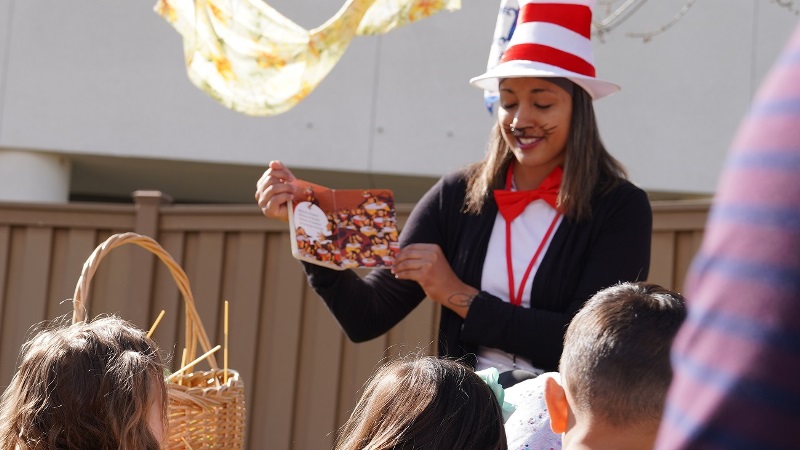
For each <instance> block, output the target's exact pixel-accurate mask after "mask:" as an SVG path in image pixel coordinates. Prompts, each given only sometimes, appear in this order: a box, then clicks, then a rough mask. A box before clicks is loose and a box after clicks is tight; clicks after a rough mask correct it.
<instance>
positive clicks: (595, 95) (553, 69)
mask: <svg viewBox="0 0 800 450" xmlns="http://www.w3.org/2000/svg"><path fill="white" fill-rule="evenodd" d="M528 77H533V78H566V79H568V80H570V81H572V82H573V83H575V84H577V85H578V86H580V87H581V88H583V90H585V91H586V92H587V93H588V94H589V95H590V96H591V97H592V99H593V100H598V99H601V98H603V97H606V96H608V95H611V94H614V93H616V92H619V90H620V89H622V88H621V87H620V86H619V85H618V84H616V83H612V82H610V81H605V80H600V79H598V78H594V77H588V76H586V75H581V74H579V73H575V72H570V71H568V70H564V69H562V68H560V67H557V66H552V65H550V64H544V63H538V62H534V61H520V60H516V61H508V62H504V63H501V64H498V65H497V66H495V67H494V68H492V69H490V70H488V71H487V72H486V73H484V74H483V75H479V76H477V77H475V78H473V79H471V80H469V83H470V84H471V85H473V86H475V87H478V88H481V89H484V90H487V91H491V92H497V91H498V90H499V84H500V80H501V79H504V78H528Z"/></svg>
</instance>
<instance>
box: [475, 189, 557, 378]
mask: <svg viewBox="0 0 800 450" xmlns="http://www.w3.org/2000/svg"><path fill="white" fill-rule="evenodd" d="M556 212H557V211H556V210H555V209H554V208H553V207H551V206H550V205H549V204H547V202H545V201H544V200H541V199H540V200H535V201H533V202H531V203H530V204H528V206H527V207H526V208H525V211H523V212H522V214H520V215H519V216H518V217H517V218H516V219H514V221H513V222H511V258H512V262H513V265H514V284H515V286H514V289H519V284H520V282H521V281H522V277H523V276H524V275H525V271H526V270H527V268H528V264H530V262H531V258H533V254H534V253H536V249H538V248H539V244H540V243H541V242H542V239H543V238H544V236H545V234H546V233H547V229H548V228H550V224H551V223H552V222H553V219H554V218H555V217H556ZM562 220H563V216H561V217H559V218H558V221H557V223H556V225H555V227H554V228H553V231H552V232H551V233H550V236H549V237H548V239H547V242H545V245H544V247H543V248H542V252H541V253H540V254H539V258H537V260H536V262H535V263H534V265H533V269H531V273H530V275H528V279H527V280H526V281H525V286H524V287H523V289H522V307H523V308H530V306H531V299H530V295H531V286H533V278H534V277H535V275H536V272H537V271H538V270H539V266H540V265H541V262H542V259H543V258H544V255H545V253H547V249H548V248H549V247H550V242H551V241H552V240H553V236H555V234H556V230H557V229H558V227H559V225H561V221H562ZM506 266H507V262H506V221H505V219H504V218H503V215H502V214H500V213H499V212H498V213H497V217H496V218H495V220H494V226H493V228H492V235H491V237H490V238H489V247H488V249H487V251H486V259H484V261H483V273H482V275H481V287H480V289H481V290H482V291H485V292H488V293H490V294H492V295H494V296H496V297H498V298H500V299H502V300H504V301H506V302H509V303H510V298H511V296H510V294H509V292H508V271H507V269H506ZM477 356H478V363H477V366H476V370H483V369H487V368H489V367H495V368H497V370H498V371H500V372H505V371H507V370H512V369H524V370H529V371H531V372H534V373H541V372H543V370H541V369H538V368H536V367H534V366H533V365H532V364H531V362H530V360H528V359H526V358H522V357H519V356H517V357H516V358H515V355H513V354H511V353H507V352H504V351H502V350H499V349H496V348H489V347H479V348H478V355H477Z"/></svg>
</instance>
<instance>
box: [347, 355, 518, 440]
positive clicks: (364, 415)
mask: <svg viewBox="0 0 800 450" xmlns="http://www.w3.org/2000/svg"><path fill="white" fill-rule="evenodd" d="M445 448H447V449H451V448H452V449H455V448H458V449H475V450H505V449H507V448H508V445H507V444H506V434H505V429H504V428H503V413H502V411H501V409H500V405H499V404H498V402H497V399H496V398H495V396H494V394H493V393H492V391H491V389H489V387H488V386H487V385H486V383H484V382H483V380H481V379H480V377H478V375H476V374H475V373H474V372H473V371H472V369H471V368H469V367H467V366H465V365H463V364H461V363H458V362H455V361H451V360H446V359H439V358H436V357H433V356H426V357H421V358H412V359H406V360H397V361H392V362H390V363H388V364H386V365H384V366H383V367H381V368H380V369H378V371H377V372H376V373H375V375H373V377H372V378H371V379H370V381H369V382H368V383H367V385H366V387H365V389H364V394H363V395H362V396H361V399H359V401H358V404H357V405H356V407H355V409H354V410H353V413H352V414H351V415H350V418H349V419H348V420H347V422H346V423H345V424H344V425H343V426H342V428H341V429H340V430H339V435H338V438H337V440H336V446H335V449H336V450H388V449H394V450H412V449H414V450H437V449H445Z"/></svg>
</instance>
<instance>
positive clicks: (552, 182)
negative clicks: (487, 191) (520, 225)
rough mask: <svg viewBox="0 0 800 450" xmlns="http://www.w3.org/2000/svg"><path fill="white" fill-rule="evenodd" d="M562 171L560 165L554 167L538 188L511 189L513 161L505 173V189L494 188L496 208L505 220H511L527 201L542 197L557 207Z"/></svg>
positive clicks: (523, 209)
mask: <svg viewBox="0 0 800 450" xmlns="http://www.w3.org/2000/svg"><path fill="white" fill-rule="evenodd" d="M563 173H564V171H563V170H562V169H561V167H556V168H555V169H553V171H552V172H550V175H548V176H547V178H545V179H544V180H543V181H542V183H541V184H540V185H539V187H538V188H536V189H533V190H530V191H512V190H511V179H512V177H513V175H514V163H513V162H512V163H511V164H509V166H508V172H507V173H506V189H505V190H502V189H495V190H494V199H495V201H496V202H497V208H498V209H499V210H500V214H502V215H503V218H504V219H505V220H506V222H509V223H510V222H512V221H513V220H514V219H516V218H517V216H519V215H520V214H522V211H525V208H526V207H527V206H528V203H530V202H532V201H534V200H538V199H542V200H544V201H546V202H547V203H548V204H549V205H550V206H552V207H553V208H556V209H557V206H556V201H557V200H558V191H559V189H560V188H561V178H562V176H563Z"/></svg>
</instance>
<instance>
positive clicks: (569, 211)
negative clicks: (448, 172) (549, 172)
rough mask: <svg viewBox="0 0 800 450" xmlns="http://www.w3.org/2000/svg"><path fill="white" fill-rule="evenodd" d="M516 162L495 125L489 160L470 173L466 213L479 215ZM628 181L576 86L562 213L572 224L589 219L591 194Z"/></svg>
mask: <svg viewBox="0 0 800 450" xmlns="http://www.w3.org/2000/svg"><path fill="white" fill-rule="evenodd" d="M513 159H514V154H513V153H512V152H511V149H510V148H508V145H507V144H506V142H505V140H503V135H502V133H501V130H500V124H499V123H495V125H494V127H493V128H492V133H491V137H490V140H489V145H488V148H487V151H486V156H485V157H484V159H483V161H481V162H479V163H477V164H474V165H472V166H471V167H470V168H469V170H468V178H467V196H466V199H465V201H464V211H465V212H468V213H471V214H479V213H480V212H481V210H482V209H483V206H484V204H485V202H486V200H487V199H488V198H489V195H490V194H491V192H492V190H494V189H502V188H503V187H504V186H503V183H504V181H505V176H506V170H507V169H508V165H509V164H511V162H512V161H513ZM626 178H627V174H626V173H625V169H624V168H623V167H622V164H620V163H619V161H617V160H616V159H615V158H614V157H613V156H611V155H610V154H609V153H608V151H607V150H606V148H605V146H604V145H603V142H602V141H601V140H600V131H599V130H598V127H597V120H596V118H595V114H594V106H593V105H592V98H591V97H590V96H589V94H587V93H586V91H584V90H583V89H581V88H580V87H579V86H577V85H576V86H575V88H574V89H573V94H572V121H571V126H570V131H569V139H568V140H567V148H566V155H565V159H564V178H563V181H562V182H561V193H560V194H559V196H558V204H559V207H560V209H561V210H562V211H563V212H564V215H566V216H567V217H569V218H571V219H573V220H583V219H586V218H589V217H591V214H592V208H591V199H592V193H593V192H594V191H595V190H596V189H600V190H601V192H604V191H607V190H610V189H612V188H613V187H614V186H616V185H617V184H618V183H619V182H620V181H622V180H624V179H626ZM601 180H602V181H603V183H602V184H601V183H600V182H601Z"/></svg>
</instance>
